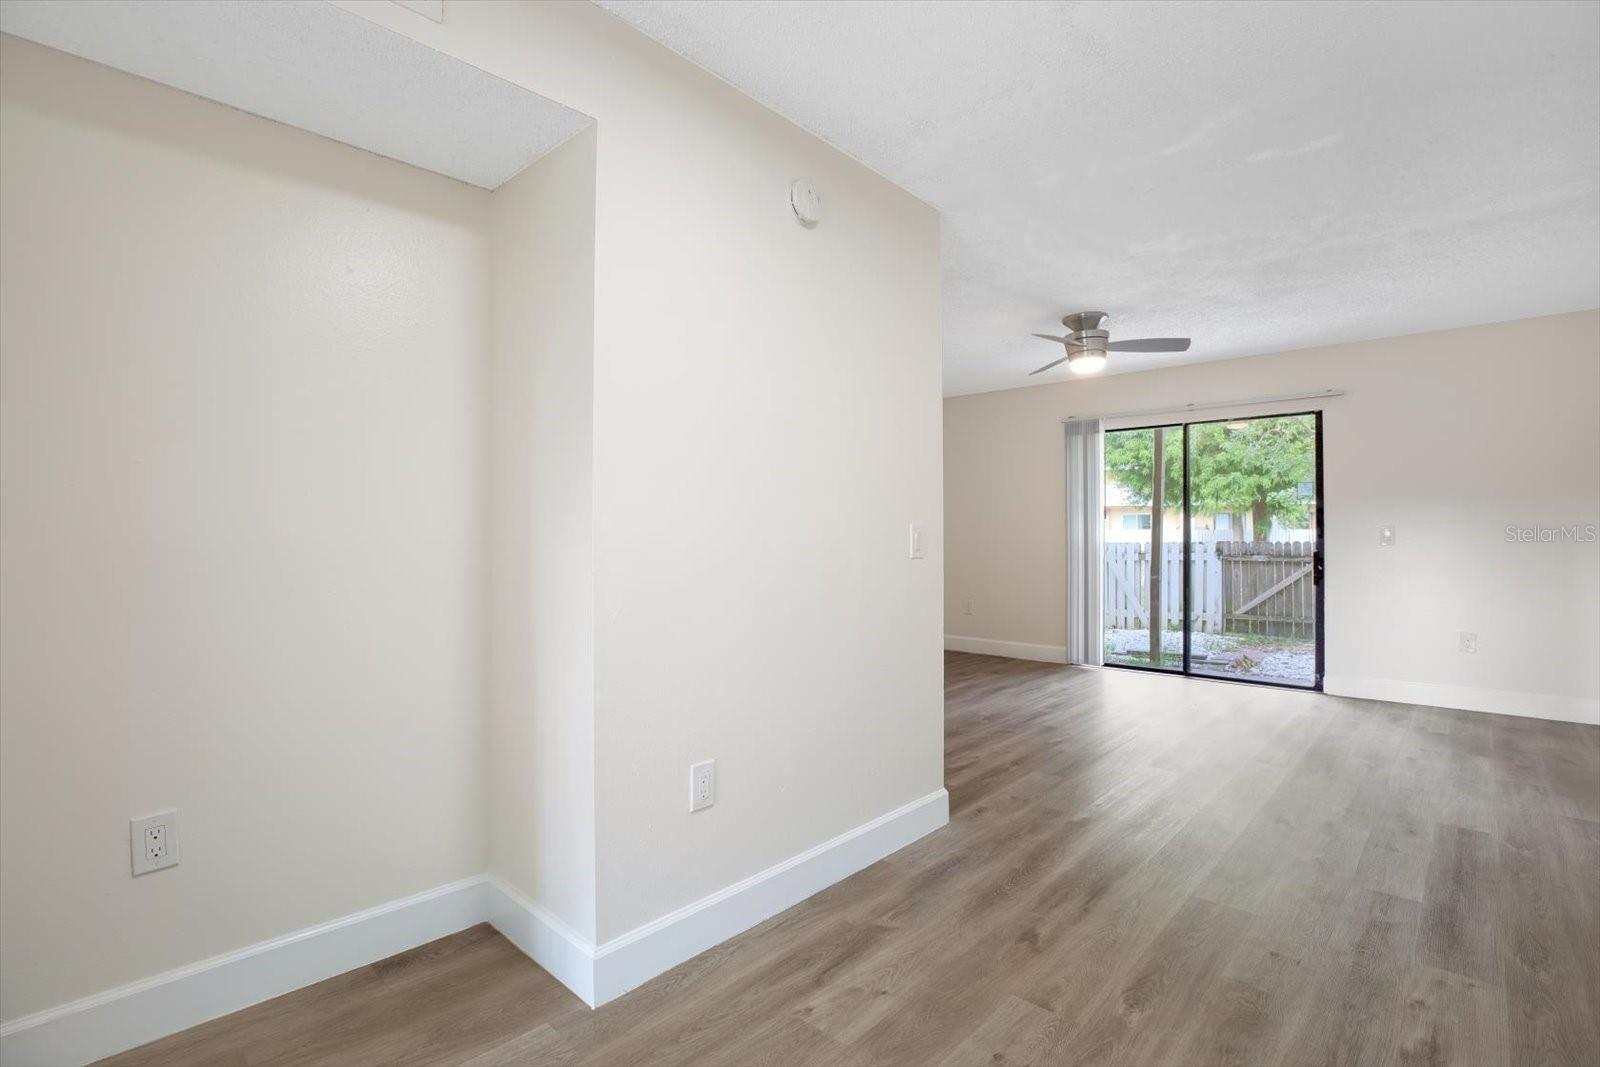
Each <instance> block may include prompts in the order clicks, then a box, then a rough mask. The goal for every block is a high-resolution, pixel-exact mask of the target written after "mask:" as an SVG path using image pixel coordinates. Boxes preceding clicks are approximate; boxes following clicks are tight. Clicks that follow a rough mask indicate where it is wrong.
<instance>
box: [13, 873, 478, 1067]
mask: <svg viewBox="0 0 1600 1067" xmlns="http://www.w3.org/2000/svg"><path fill="white" fill-rule="evenodd" d="M487 888H488V882H487V879H486V878H485V877H484V876H483V875H476V876H474V877H472V878H467V879H463V880H462V881H459V882H451V883H450V884H448V885H442V886H439V887H438V888H436V889H430V890H428V891H426V892H423V893H418V894H416V895H415V896H410V897H405V898H404V899H401V900H394V901H390V902H389V903H387V904H380V905H378V906H377V907H374V908H367V909H366V910H364V911H358V912H356V913H355V914H353V915H346V916H344V917H343V918H340V919H334V920H332V921H331V922H326V923H320V924H318V925H316V926H310V927H307V928H306V929H304V930H298V931H296V932H294V933H291V934H285V935H284V936H282V937H275V938H272V939H271V940H268V941H262V942H259V943H257V944H254V945H250V946H249V947H247V948H242V949H239V950H238V951H236V952H229V953H227V954H225V955H222V956H213V957H212V958H211V959H208V960H201V961H200V962H198V963H192V964H190V965H189V966H187V967H180V968H178V969H176V970H172V971H167V972H165V973H163V974H158V975H153V976H152V977H149V978H145V979H141V980H140V981H137V982H131V983H129V984H127V985H124V986H118V987H117V988H116V989H108V990H106V991H105V992H104V993H97V994H95V995H94V996H90V997H84V998H83V999H81V1000H75V1001H72V1002H71V1003H69V1004H62V1005H60V1006H58V1007H54V1008H48V1009H46V1010H44V1011H40V1012H35V1013H34V1014H32V1015H25V1016H22V1017H20V1018H17V1019H13V1020H11V1021H9V1022H6V1023H4V1024H0V1064H4V1067H46V1065H50V1067H54V1065H66V1064H82V1063H88V1062H90V1061H92V1060H97V1059H100V1058H101V1057H104V1056H109V1055H111V1054H112V1053H115V1052H121V1051H123V1050H125V1049H130V1048H134V1047H135V1046H138V1045H142V1044H144V1043H146V1042H148V1041H154V1040H156V1039H157V1038H159V1037H165V1036H167V1035H168V1034H174V1033H177V1032H178V1031H179V1030H185V1029H188V1028H189V1027H191V1026H197V1025H199V1024H200V1023H203V1022H205V1021H206V1020H208V1019H215V1018H217V1017H218V1016H220V1015H226V1014H228V1013H229V1012H232V1011H238V1010H239V1009H240V1008H247V1007H249V1006H250V1005H252V1004H259V1003H260V1002H261V1001H263V1000H268V999H271V998H272V997H276V996H280V995H281V994H284V993H288V992H291V991H292V990H295V989H299V988H301V987H303V986H308V985H311V984H312V983H314V982H320V981H322V980H323V979H325V978H332V977H333V976H334V975H336V974H343V973H344V972H345V971H348V970H351V969H353V968H356V967H362V966H365V965H366V964H369V963H373V962H376V961H377V960H381V959H384V958H385V957H388V956H392V955H394V954H395V953H397V952H404V951H405V950H406V949H409V948H415V947H416V946H418V945H421V944H426V943H427V942H429V941H433V940H435V939H437V938H440V937H444V936H445V935H446V934H453V933H455V932H456V931H458V930H465V929H466V928H467V927H469V926H473V925H475V924H477V923H480V922H483V921H484V919H485V918H486V914H485V912H486V910H487V901H486V899H485V894H486V890H487Z"/></svg>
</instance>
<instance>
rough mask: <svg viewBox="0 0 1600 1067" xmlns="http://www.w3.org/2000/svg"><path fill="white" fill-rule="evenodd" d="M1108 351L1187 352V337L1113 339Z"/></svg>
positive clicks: (1107, 347)
mask: <svg viewBox="0 0 1600 1067" xmlns="http://www.w3.org/2000/svg"><path fill="white" fill-rule="evenodd" d="M1106 351H1107V352H1187V351H1189V339H1188V338H1187V337H1140V338H1138V339H1136V340H1133V341H1112V342H1111V343H1110V344H1108V345H1106Z"/></svg>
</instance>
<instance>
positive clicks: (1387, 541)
mask: <svg viewBox="0 0 1600 1067" xmlns="http://www.w3.org/2000/svg"><path fill="white" fill-rule="evenodd" d="M1378 544H1379V546H1380V547H1382V548H1393V547H1394V527H1393V526H1380V527H1378Z"/></svg>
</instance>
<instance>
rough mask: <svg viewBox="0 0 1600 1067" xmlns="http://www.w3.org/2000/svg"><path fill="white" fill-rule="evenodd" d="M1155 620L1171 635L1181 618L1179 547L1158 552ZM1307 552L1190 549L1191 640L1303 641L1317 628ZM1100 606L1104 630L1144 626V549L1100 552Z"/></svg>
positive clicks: (1118, 547) (1301, 546) (1294, 546)
mask: <svg viewBox="0 0 1600 1067" xmlns="http://www.w3.org/2000/svg"><path fill="white" fill-rule="evenodd" d="M1161 548H1162V558H1161V605H1160V607H1161V610H1160V613H1159V620H1160V622H1163V623H1165V624H1166V626H1167V627H1169V628H1176V627H1177V626H1178V624H1179V622H1180V621H1181V620H1182V618H1183V545H1182V543H1181V542H1179V543H1171V544H1163V545H1162V546H1161ZM1312 551H1313V546H1312V545H1311V544H1309V543H1307V542H1293V543H1279V542H1270V541H1196V542H1195V543H1194V544H1192V545H1190V546H1189V581H1190V583H1191V587H1192V589H1191V599H1192V604H1193V611H1194V630H1195V631H1196V632H1197V633H1213V634H1214V633H1256V634H1278V635H1284V636H1302V637H1305V636H1310V635H1311V633H1312V627H1313V626H1314V624H1315V620H1316V593H1315V589H1314V588H1313V586H1312V577H1311V565H1312ZM1105 561H1106V564H1105V568H1106V569H1105V581H1104V586H1103V589H1102V593H1101V595H1102V599H1103V602H1104V606H1105V625H1106V628H1107V629H1116V630H1144V629H1148V628H1149V625H1150V605H1149V599H1150V546H1149V545H1148V544H1140V543H1110V544H1107V545H1106V546H1105Z"/></svg>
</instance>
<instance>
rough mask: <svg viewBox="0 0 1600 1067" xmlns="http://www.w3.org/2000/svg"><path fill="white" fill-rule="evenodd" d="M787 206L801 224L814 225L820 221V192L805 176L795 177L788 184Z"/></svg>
mask: <svg viewBox="0 0 1600 1067" xmlns="http://www.w3.org/2000/svg"><path fill="white" fill-rule="evenodd" d="M789 206H790V207H791V208H793V209H794V217H795V218H797V219H799V220H800V223H801V225H803V226H815V225H816V224H817V223H819V222H821V221H822V194H821V193H819V192H817V189H816V186H814V185H812V184H811V182H810V181H809V180H807V179H805V178H796V179H795V180H794V183H793V184H792V185H790V186H789Z"/></svg>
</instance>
